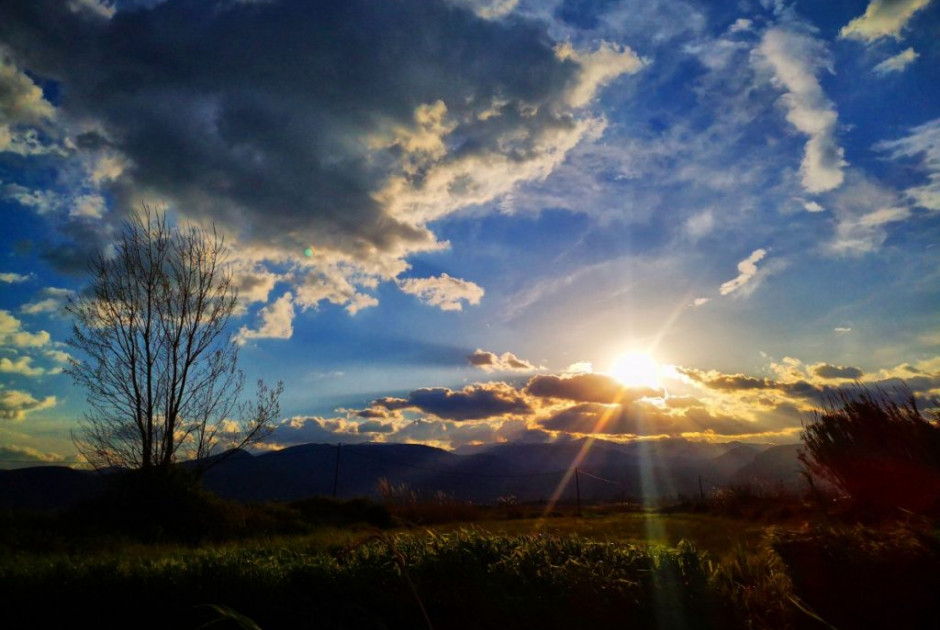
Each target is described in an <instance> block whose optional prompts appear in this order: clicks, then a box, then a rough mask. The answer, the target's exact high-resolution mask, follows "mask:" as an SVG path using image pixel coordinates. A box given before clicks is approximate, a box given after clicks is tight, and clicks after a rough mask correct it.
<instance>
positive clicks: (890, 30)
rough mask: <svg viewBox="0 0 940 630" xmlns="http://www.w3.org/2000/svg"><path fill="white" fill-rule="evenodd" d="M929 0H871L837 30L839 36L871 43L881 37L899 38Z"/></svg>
mask: <svg viewBox="0 0 940 630" xmlns="http://www.w3.org/2000/svg"><path fill="white" fill-rule="evenodd" d="M928 4H930V0H872V2H871V3H870V4H869V5H868V8H866V9H865V13H864V15H861V16H859V17H857V18H855V19H854V20H852V21H851V22H849V23H848V24H846V25H845V26H843V27H842V30H840V31H839V37H843V38H846V39H857V40H860V41H863V42H865V43H868V44H870V43H872V42H874V41H876V40H879V39H881V38H883V37H893V38H895V39H901V31H902V30H903V29H904V27H905V26H906V25H907V23H908V21H909V20H910V19H911V17H913V15H914V14H915V13H916V12H918V11H920V10H921V9H923V8H924V7H926V6H927V5H928Z"/></svg>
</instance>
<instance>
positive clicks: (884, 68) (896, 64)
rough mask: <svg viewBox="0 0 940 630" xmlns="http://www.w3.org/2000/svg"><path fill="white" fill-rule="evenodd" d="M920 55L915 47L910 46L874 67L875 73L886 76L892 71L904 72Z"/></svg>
mask: <svg viewBox="0 0 940 630" xmlns="http://www.w3.org/2000/svg"><path fill="white" fill-rule="evenodd" d="M918 57H920V55H919V54H917V53H916V52H914V49H913V48H908V49H907V50H905V51H903V52H899V53H898V54H896V55H895V56H893V57H889V58H888V59H885V60H884V61H882V62H881V63H879V64H878V65H877V66H875V67H874V68H872V71H873V72H874V73H875V74H880V75H881V76H884V75H886V74H890V73H892V72H903V71H904V69H905V68H906V67H908V66H909V65H911V64H912V63H914V60H915V59H917V58H918Z"/></svg>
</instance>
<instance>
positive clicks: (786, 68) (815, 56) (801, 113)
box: [755, 28, 846, 193]
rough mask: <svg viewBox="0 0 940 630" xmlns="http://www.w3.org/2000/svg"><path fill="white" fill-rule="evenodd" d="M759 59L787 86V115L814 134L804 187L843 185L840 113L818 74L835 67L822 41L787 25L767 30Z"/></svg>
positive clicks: (803, 165) (807, 152) (808, 150)
mask: <svg viewBox="0 0 940 630" xmlns="http://www.w3.org/2000/svg"><path fill="white" fill-rule="evenodd" d="M756 50H757V55H756V57H755V61H756V63H757V65H758V67H765V68H767V69H769V70H770V71H771V72H772V75H773V79H772V80H773V83H774V84H776V85H777V86H779V87H780V88H783V89H784V90H786V92H785V93H784V95H783V96H782V97H781V102H782V103H783V105H784V107H786V109H787V120H788V121H789V122H790V124H792V125H793V126H794V127H795V128H796V129H797V130H798V131H800V132H801V133H804V134H806V135H807V136H809V141H808V142H807V143H806V149H805V152H804V155H803V161H802V163H801V165H800V173H801V175H802V183H803V188H804V189H805V190H807V191H808V192H812V193H820V192H825V191H827V190H832V189H834V188H838V187H839V186H840V185H842V181H843V174H842V168H843V167H844V166H845V165H846V162H845V160H843V159H842V158H843V154H844V152H843V150H842V147H840V146H839V144H838V142H837V141H836V137H835V135H836V129H837V127H838V115H837V113H836V110H835V107H834V106H833V104H832V102H831V101H830V100H829V99H828V98H827V97H826V94H825V93H824V92H823V89H822V86H821V85H820V83H819V80H818V79H817V78H816V73H817V72H818V71H819V70H823V69H825V70H828V71H832V62H831V61H830V59H829V54H828V51H827V50H826V49H825V46H824V44H823V43H822V42H820V41H819V40H817V39H814V38H812V37H810V36H809V35H806V34H803V33H798V32H794V31H791V30H787V29H784V28H771V29H769V30H767V32H766V33H764V37H763V39H762V40H761V43H760V45H759V46H758V48H757V49H756Z"/></svg>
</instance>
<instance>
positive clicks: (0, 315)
mask: <svg viewBox="0 0 940 630" xmlns="http://www.w3.org/2000/svg"><path fill="white" fill-rule="evenodd" d="M51 341H52V338H51V337H50V336H49V333H47V332H46V331H45V330H40V331H39V332H37V333H32V332H29V331H26V330H23V322H21V321H20V320H18V319H17V318H16V317H14V316H13V314H12V313H10V312H9V311H4V310H0V346H14V347H16V348H41V347H43V346H46V345H49V343H50V342H51Z"/></svg>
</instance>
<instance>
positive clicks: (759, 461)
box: [732, 444, 805, 488]
mask: <svg viewBox="0 0 940 630" xmlns="http://www.w3.org/2000/svg"><path fill="white" fill-rule="evenodd" d="M802 448H803V445H802V444H784V445H782V446H774V447H771V448H768V449H767V450H766V451H764V452H763V453H760V454H759V455H757V456H756V457H755V458H754V460H753V461H751V463H749V464H746V465H744V466H742V467H741V468H740V470H738V471H737V472H736V473H735V474H734V475H733V477H732V481H734V482H735V483H759V484H780V485H783V486H784V487H788V488H798V487H801V486H802V485H803V484H804V483H805V482H804V480H803V477H802V475H801V474H800V471H801V470H802V464H801V463H800V460H799V457H798V456H799V453H800V451H801V450H802Z"/></svg>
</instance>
